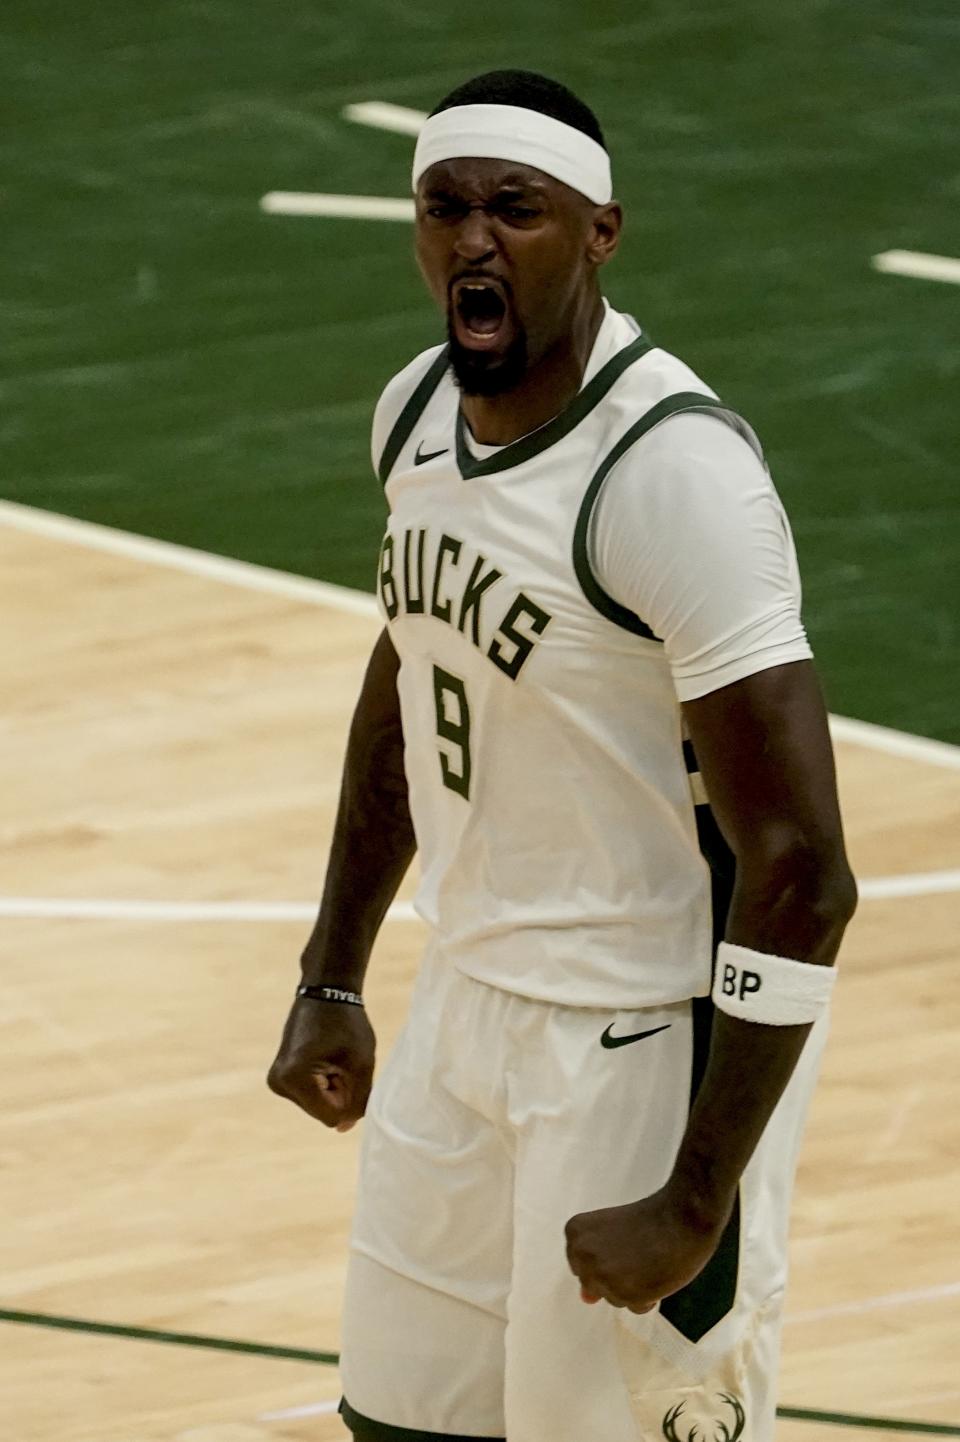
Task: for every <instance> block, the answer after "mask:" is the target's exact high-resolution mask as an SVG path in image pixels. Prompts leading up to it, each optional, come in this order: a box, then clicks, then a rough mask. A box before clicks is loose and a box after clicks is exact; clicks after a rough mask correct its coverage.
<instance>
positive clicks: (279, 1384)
mask: <svg viewBox="0 0 960 1442" xmlns="http://www.w3.org/2000/svg"><path fill="white" fill-rule="evenodd" d="M0 606H2V611H3V615H4V617H5V624H4V635H5V644H4V647H3V650H4V665H3V674H4V678H5V705H4V712H3V718H2V721H0V728H2V736H3V746H2V751H0V783H2V788H3V795H4V798H5V807H4V820H3V825H2V832H0V857H2V879H0V916H2V920H3V925H2V936H3V943H2V954H3V989H2V996H3V1009H2V1036H3V1057H4V1060H5V1065H4V1068H3V1090H2V1102H0V1128H2V1137H3V1146H2V1153H0V1155H2V1158H3V1192H4V1199H5V1208H4V1211H5V1217H6V1226H5V1227H4V1229H3V1235H2V1242H0V1259H2V1260H0V1274H2V1277H3V1303H2V1304H3V1307H4V1308H5V1309H6V1310H5V1311H4V1312H2V1313H0V1320H3V1321H4V1323H5V1325H4V1326H3V1328H2V1340H3V1355H4V1359H5V1386H4V1406H3V1413H2V1422H0V1435H2V1436H3V1437H4V1438H6V1437H9V1438H10V1439H11V1442H160V1439H164V1442H174V1439H176V1442H264V1439H307V1438H312V1439H317V1442H323V1439H326V1438H330V1439H332V1438H339V1437H343V1436H345V1435H346V1433H345V1432H344V1430H343V1429H342V1427H341V1425H340V1423H339V1421H338V1419H337V1418H336V1417H335V1415H333V1413H332V1412H331V1411H330V1410H327V1411H325V1412H324V1411H321V1410H318V1408H320V1407H322V1406H323V1405H326V1406H327V1408H328V1409H329V1408H331V1407H332V1406H333V1405H334V1403H335V1401H336V1398H337V1396H338V1389H337V1376H336V1370H335V1367H333V1366H332V1365H325V1364H324V1363H323V1362H322V1361H320V1360H318V1359H316V1358H314V1357H313V1356H312V1355H311V1356H308V1357H283V1356H278V1355H271V1354H270V1352H269V1350H268V1349H269V1348H270V1347H273V1348H290V1349H293V1350H294V1351H299V1352H306V1353H308V1354H314V1353H335V1351H336V1349H337V1345H338V1332H337V1317H338V1309H339V1299H340V1289H341V1285H342V1278H343V1269H344V1262H345V1251H346V1236H347V1228H348V1224H349V1217H350V1211H351V1200H352V1191H353V1180H354V1170H355V1164H356V1150H357V1133H356V1132H354V1133H352V1134H350V1135H348V1136H345V1137H341V1136H336V1135H333V1134H328V1133H326V1132H324V1131H323V1130H322V1129H321V1128H320V1127H319V1126H317V1125H315V1124H313V1123H311V1122H309V1121H308V1120H307V1119H306V1118H305V1117H304V1116H302V1115H301V1114H299V1113H298V1112H296V1111H295V1110H294V1108H292V1107H291V1106H289V1105H284V1104H283V1103H281V1102H280V1101H279V1100H277V1099H276V1098H274V1097H273V1096H271V1095H270V1094H269V1093H268V1092H267V1090H266V1087H265V1085H264V1081H263V1077H264V1073H265V1070H266V1067H267V1065H268V1062H269V1060H270V1057H271V1056H272V1054H273V1051H274V1048H275V1044H276V1040H277V1036H278V1031H279V1027H280V1025H281V1022H282V1019H283V1016H284V1014H285V1012H286V1008H287V1004H288V1000H289V997H290V993H291V990H292V987H293V984H294V978H295V971H296V959H297V955H298V951H299V948H300V945H301V944H302V941H303V939H304V936H305V933H306V929H307V926H308V924H309V923H308V919H307V918H308V917H309V915H310V913H311V911H312V909H313V904H314V899H315V897H316V896H317V894H318V890H319V885H320V881H321V877H322V871H323V863H324V847H325V844H326V838H327V836H328V834H329V828H330V824H331V817H332V810H333V807H334V804H335V799H336V792H337V787H338V779H339V768H340V758H341V753H342V747H343V742H344V737H345V729H346V724H347V720H348V717H349V713H350V710H351V707H352V703H353V699H354V696H355V693H356V690H357V686H358V684H359V678H360V675H361V672H362V668H363V665H364V662H365V658H366V654H367V652H368V651H369V648H370V645H371V643H372V640H373V638H374V636H375V634H376V630H377V622H376V619H375V617H374V615H373V611H372V601H371V600H370V598H368V597H362V596H359V595H358V594H357V593H355V592H346V591H343V592H340V591H337V589H336V588H331V587H324V586H322V585H320V584H319V583H313V582H309V581H302V580H299V579H298V578H294V577H287V576H283V575H281V574H280V573H272V572H265V571H258V570H257V569H256V568H252V567H243V566H241V565H239V564H238V563H233V562H220V561H218V560H216V559H215V558H211V557H206V556H204V555H203V554H202V553H197V552H187V551H183V550H180V549H179V548H176V547H165V546H162V545H160V544H159V543H154V542H141V541H139V540H138V539H136V538H125V537H124V536H123V534H122V533H119V532H110V531H104V530H102V529H101V528H98V527H90V526H85V525H83V524H82V523H78V522H72V521H62V520H61V519H60V518H57V517H50V516H47V515H46V513H43V512H36V511H31V510H29V509H27V508H20V507H15V506H12V505H0ZM836 736H837V741H838V748H837V749H838V759H839V766H840V775H841V786H842V792H843V800H844V806H845V816H846V824H847V830H848V835H849V841H850V849H851V853H852V858H853V862H854V868H855V870H856V872H857V875H858V877H860V878H861V879H863V880H864V883H865V884H864V893H865V895H864V900H863V901H862V903H861V908H860V912H859V914H858V916H857V918H856V921H855V923H854V925H853V927H852V929H851V933H850V936H849V940H848V942H847V943H846V946H845V948H844V952H843V954H842V957H841V964H842V970H843V977H842V981H841V984H840V986H839V988H838V993H837V997H836V1003H835V1011H834V1016H835V1021H834V1028H833V1036H832V1040H831V1043H830V1046H829V1049H828V1054H827V1062H826V1067H825V1072H824V1076H823V1080H822V1083H821V1086H820V1089H819V1092H818V1095H817V1099H816V1102H815V1106H814V1112H813V1118H812V1122H811V1126H810V1129H809V1132H808V1138H807V1143H806V1146H805V1150H804V1157H803V1163H802V1169H801V1176H800V1181H799V1187H798V1194H797V1201H796V1207H795V1223H794V1232H793V1238H794V1240H793V1254H792V1255H793V1278H792V1287H791V1292H790V1299H789V1315H788V1325H787V1330H786V1334H785V1348H784V1366H783V1374H782V1384H781V1388H780V1396H781V1402H782V1404H783V1407H784V1408H785V1409H787V1410H788V1411H789V1410H791V1409H793V1410H797V1409H801V1410H802V1411H803V1412H804V1413H810V1414H812V1415H803V1416H800V1417H790V1416H789V1415H788V1416H787V1417H786V1418H785V1420H783V1421H782V1422H781V1424H780V1432H779V1436H780V1437H781V1438H782V1439H784V1442H814V1439H815V1438H821V1437H840V1436H842V1435H847V1436H849V1437H851V1438H855V1437H857V1436H858V1435H862V1436H863V1437H866V1436H867V1435H868V1431H869V1432H874V1431H875V1430H876V1429H877V1427H878V1426H881V1427H882V1426H884V1425H887V1424H885V1423H884V1421H883V1419H895V1420H896V1419H899V1421H900V1423H901V1427H900V1429H899V1430H911V1427H912V1424H913V1423H915V1422H916V1421H917V1420H918V1419H919V1420H923V1421H927V1422H933V1423H940V1424H941V1430H942V1431H944V1432H945V1433H949V1434H950V1435H956V1436H960V1425H958V1424H960V1374H958V1367H957V1353H958V1341H960V1268H958V1262H957V1258H958V1256H960V1222H958V1219H957V1210H956V1204H955V1192H956V1164H957V1153H958V1149H960V1117H958V1113H957V1108H956V1099H957V1096H958V1094H960V1093H958V1083H960V1062H958V1055H960V992H958V990H957V987H956V985H955V981H954V976H955V966H956V962H955V951H956V941H955V938H956V936H957V935H958V933H960V894H958V888H960V828H958V826H957V820H958V813H960V752H958V751H957V750H956V749H955V748H951V747H948V746H945V745H939V744H938V743H933V742H930V743H927V742H922V741H919V740H914V739H913V738H904V737H900V736H899V733H893V732H884V731H881V730H880V729H879V728H870V727H860V726H858V725H856V724H853V725H849V724H847V725H845V724H843V723H838V725H837V728H836ZM898 878H906V879H904V880H898ZM410 889H411V888H410V884H409V882H408V884H407V886H406V887H405V889H404V892H403V896H402V898H401V899H402V900H404V901H405V900H407V899H408V898H409V895H410ZM421 942H422V930H421V927H420V924H419V923H417V922H415V921H413V920H411V919H410V916H409V909H408V908H405V907H404V906H402V905H401V906H400V907H399V908H398V909H397V911H396V915H395V916H394V918H393V919H391V920H390V921H388V923H387V925H386V926H385V928H384V931H383V934H382V937H381V941H380V943H379V947H378V954H377V955H376V957H375V959H374V963H373V966H372V970H371V982H370V987H369V998H370V1010H371V1015H372V1019H373V1021H374V1024H375V1026H376V1028H377V1030H378V1035H379V1037H380V1044H381V1048H382V1049H385V1048H386V1047H387V1046H388V1045H389V1043H390V1040H391V1039H392V1037H393V1035H394V1034H395V1032H396V1030H397V1027H398V1025H399V1023H400V1020H401V1018H402V1014H403V1009H404V1005H405V999H406V995H407V990H408V986H409V982H410V978H411V976H412V973H413V970H414V968H415V965H416V960H417V955H418V949H419V947H420V945H421ZM571 1285H575V1284H574V1283H573V1281H572V1279H571ZM24 1314H29V1315H28V1316H27V1315H24ZM58 1319H59V1324H58V1325H53V1324H54V1323H58ZM63 1319H68V1320H67V1322H66V1323H63ZM92 1324H115V1326H116V1328H117V1331H116V1332H115V1333H113V1334H104V1333H100V1332H97V1331H95V1330H91V1329H90V1328H91V1325H92ZM151 1330H153V1331H159V1332H164V1333H178V1334H186V1335H184V1336H181V1337H180V1338H179V1340H176V1341H172V1340H169V1339H168V1340H167V1341H166V1343H164V1342H162V1341H161V1340H159V1339H152V1338H150V1337H148V1336H146V1335H144V1333H147V1332H150V1331H151ZM191 1338H193V1339H194V1341H196V1339H197V1338H208V1339H213V1341H214V1342H216V1341H217V1339H227V1340H230V1339H234V1340H238V1341H240V1342H243V1343H249V1344H253V1345H251V1346H250V1348H249V1349H248V1350H245V1351H227V1350H222V1349H221V1348H219V1347H218V1346H216V1345H210V1346H207V1345H193V1344H191V1340H190V1339H191ZM261 1344H262V1345H261ZM265 1349H266V1350H265ZM825 1414H843V1416H841V1417H840V1418H838V1419H837V1418H835V1419H834V1420H832V1421H831V1420H829V1418H828V1417H827V1416H826V1415H825ZM854 1417H861V1418H862V1419H866V1421H867V1422H869V1426H866V1425H865V1426H863V1427H862V1428H861V1427H858V1426H856V1425H854V1423H853V1421H852V1419H853V1418H854ZM903 1424H906V1426H904V1425H903ZM840 1429H842V1431H841V1430H840ZM916 1430H921V1429H919V1428H917V1429H916Z"/></svg>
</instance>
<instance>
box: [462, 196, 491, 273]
mask: <svg viewBox="0 0 960 1442" xmlns="http://www.w3.org/2000/svg"><path fill="white" fill-rule="evenodd" d="M454 248H455V250H456V252H457V254H458V255H460V256H462V257H463V259H464V260H468V261H470V263H471V265H477V264H479V262H480V261H481V260H486V259H487V258H488V257H489V256H491V255H493V253H494V251H495V250H496V248H497V247H496V243H495V241H494V239H493V231H492V229H491V226H490V220H489V217H488V216H487V215H486V213H485V212H484V211H483V210H482V209H481V208H480V207H479V206H477V207H476V208H471V209H470V210H469V211H468V212H467V214H466V215H465V216H464V218H463V220H462V221H461V222H460V225H459V226H458V227H457V238H456V242H455V247H454Z"/></svg>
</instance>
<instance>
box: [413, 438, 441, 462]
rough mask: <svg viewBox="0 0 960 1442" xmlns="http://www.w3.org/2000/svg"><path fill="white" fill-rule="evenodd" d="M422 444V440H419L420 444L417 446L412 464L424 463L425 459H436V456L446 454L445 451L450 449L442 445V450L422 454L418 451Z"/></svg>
mask: <svg viewBox="0 0 960 1442" xmlns="http://www.w3.org/2000/svg"><path fill="white" fill-rule="evenodd" d="M422 445H423V441H421V442H420V445H419V446H417V454H416V455H415V456H414V458H413V464H414V465H415V466H422V465H425V464H426V462H427V461H435V460H436V459H437V456H445V455H446V454H447V451H448V450H449V449H450V447H449V446H444V448H443V450H442V451H427V452H426V453H425V454H422V453H421V451H420V446H422Z"/></svg>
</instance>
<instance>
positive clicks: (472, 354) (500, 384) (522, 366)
mask: <svg viewBox="0 0 960 1442" xmlns="http://www.w3.org/2000/svg"><path fill="white" fill-rule="evenodd" d="M447 341H448V344H449V347H450V366H451V368H452V370H453V376H454V380H455V381H456V383H457V385H458V386H459V387H460V390H461V391H462V392H463V394H464V395H465V396H499V395H503V394H504V393H505V392H506V391H512V390H515V389H516V387H517V386H518V385H519V384H520V382H521V381H522V380H523V378H524V376H525V375H526V373H527V360H528V357H527V334H526V331H525V330H523V329H522V328H521V327H520V326H517V327H516V329H515V330H514V334H513V339H512V340H511V341H510V344H509V345H508V346H507V348H506V350H505V351H501V352H499V354H497V353H494V352H491V351H475V350H471V349H470V348H469V346H465V345H462V344H461V343H460V341H459V340H458V339H457V335H456V331H455V330H454V326H453V319H452V317H451V316H449V315H448V316H447Z"/></svg>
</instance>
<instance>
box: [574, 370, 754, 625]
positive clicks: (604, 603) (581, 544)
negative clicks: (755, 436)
mask: <svg viewBox="0 0 960 1442" xmlns="http://www.w3.org/2000/svg"><path fill="white" fill-rule="evenodd" d="M689 411H719V412H722V413H723V414H724V415H727V416H730V417H732V418H734V419H736V420H739V419H740V417H739V416H737V414H736V412H735V411H732V410H731V409H730V407H729V406H727V405H724V403H723V401H719V400H717V399H716V398H715V397H714V396H705V395H701V394H700V393H699V392H698V391H677V393H676V394H675V395H672V396H665V397H664V399H663V400H662V401H658V402H657V404H656V405H655V406H651V408H650V410H648V411H647V412H646V414H645V415H642V416H641V417H640V419H639V420H638V421H635V422H634V424H633V425H632V426H631V427H630V429H629V430H627V431H625V432H624V434H623V435H622V436H621V437H620V439H619V441H617V444H616V445H615V446H614V448H613V450H612V451H610V453H609V455H607V456H606V457H605V458H604V460H603V463H602V464H601V466H600V468H599V469H598V470H597V471H596V472H595V474H594V476H593V479H592V480H591V482H590V484H589V486H588V487H587V490H586V494H585V495H584V498H583V501H582V502H581V504H580V510H579V512H578V514H577V521H576V525H575V527H574V532H573V568H574V570H575V572H576V575H577V580H578V581H579V582H580V588H581V590H582V591H583V594H584V595H585V596H586V598H587V600H588V601H589V602H590V604H591V606H593V608H594V609H595V610H597V611H599V612H600V614H601V615H602V616H606V618H607V620H608V621H613V622H614V624H615V625H617V626H620V627H622V628H623V630H625V631H632V632H633V634H634V635H635V636H643V637H645V638H646V639H647V640H648V641H660V640H661V637H659V636H657V635H656V634H655V633H654V631H652V630H651V628H650V627H649V626H648V625H647V623H646V622H645V621H642V620H641V619H640V617H639V616H636V615H634V613H633V612H632V611H631V610H629V609H628V608H627V607H626V606H623V605H621V604H620V602H619V601H616V600H614V598H613V597H612V596H610V595H608V594H607V592H606V591H605V590H604V589H603V587H602V586H601V585H600V582H599V581H598V580H597V578H596V576H595V575H594V574H593V571H592V569H591V566H590V558H589V555H588V551H587V538H588V536H589V533H590V520H591V517H592V516H593V510H594V507H595V506H596V503H597V500H598V498H599V496H600V491H601V489H602V487H603V483H604V481H605V480H606V479H607V476H608V475H609V474H610V472H611V471H612V470H613V468H614V466H615V465H616V464H617V462H618V461H619V460H620V459H621V458H622V457H623V456H624V455H625V454H626V452H627V451H628V450H629V449H630V447H631V446H632V445H634V444H635V443H636V442H637V441H638V440H639V439H640V437H641V436H645V435H646V434H647V432H648V431H652V430H653V428H654V426H658V425H659V424H660V422H661V421H665V420H666V419H667V418H668V417H669V416H675V415H680V414H681V413H683V412H689Z"/></svg>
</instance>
